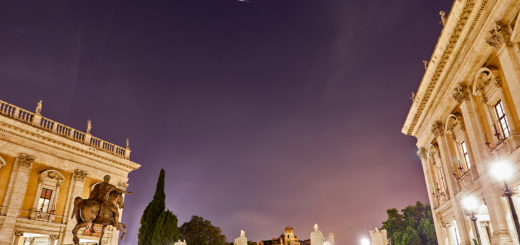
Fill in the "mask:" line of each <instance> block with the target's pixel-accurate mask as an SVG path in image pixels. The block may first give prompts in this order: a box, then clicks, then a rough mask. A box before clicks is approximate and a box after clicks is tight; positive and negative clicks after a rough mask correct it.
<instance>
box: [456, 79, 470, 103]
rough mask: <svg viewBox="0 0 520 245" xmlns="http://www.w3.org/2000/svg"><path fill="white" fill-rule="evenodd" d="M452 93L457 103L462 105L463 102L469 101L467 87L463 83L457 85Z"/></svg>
mask: <svg viewBox="0 0 520 245" xmlns="http://www.w3.org/2000/svg"><path fill="white" fill-rule="evenodd" d="M453 90H454V92H453V99H455V100H456V101H457V102H458V103H462V102H463V101H465V100H469V91H468V85H466V84H465V83H463V82H460V83H458V84H457V87H455V88H454V89H453Z"/></svg>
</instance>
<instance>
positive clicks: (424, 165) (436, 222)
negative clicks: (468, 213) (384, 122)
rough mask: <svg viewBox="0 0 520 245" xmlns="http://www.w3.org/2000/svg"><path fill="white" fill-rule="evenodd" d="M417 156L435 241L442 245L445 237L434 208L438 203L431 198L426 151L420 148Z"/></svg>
mask: <svg viewBox="0 0 520 245" xmlns="http://www.w3.org/2000/svg"><path fill="white" fill-rule="evenodd" d="M417 155H418V156H419V158H420V159H421V164H422V168H423V172H424V180H425V181H426V189H427V190H428V198H429V199H430V203H431V204H430V207H431V209H432V216H433V223H434V225H435V230H436V231H437V232H436V235H437V241H438V243H439V245H444V244H445V237H444V236H443V235H444V234H443V233H442V222H441V220H440V218H439V215H438V214H437V212H436V211H435V210H436V208H437V207H438V204H437V203H438V202H437V200H436V198H435V197H434V196H433V193H432V190H433V188H434V187H433V188H432V186H431V185H432V184H433V179H432V176H431V174H430V167H429V166H428V161H427V159H426V158H427V151H426V149H425V148H424V147H420V148H419V150H418V151H417Z"/></svg>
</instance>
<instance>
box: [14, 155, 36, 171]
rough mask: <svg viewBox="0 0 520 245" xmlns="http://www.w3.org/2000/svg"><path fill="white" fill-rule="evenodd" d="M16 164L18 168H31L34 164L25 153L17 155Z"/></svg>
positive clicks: (30, 157)
mask: <svg viewBox="0 0 520 245" xmlns="http://www.w3.org/2000/svg"><path fill="white" fill-rule="evenodd" d="M16 162H17V163H18V166H20V167H22V168H31V166H32V164H33V162H34V157H33V156H30V155H27V154H25V153H20V155H18V157H17V158H16Z"/></svg>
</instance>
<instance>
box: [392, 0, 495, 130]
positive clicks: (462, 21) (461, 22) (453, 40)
mask: <svg viewBox="0 0 520 245" xmlns="http://www.w3.org/2000/svg"><path fill="white" fill-rule="evenodd" d="M479 2H480V5H479V6H478V9H477V10H476V11H477V13H476V15H475V18H474V19H473V20H472V22H471V25H470V26H469V29H468V31H467V33H471V32H472V31H473V29H474V28H475V26H476V24H477V22H478V21H479V19H480V17H481V16H482V12H483V10H484V8H485V6H486V5H487V2H488V0H482V1H479ZM475 6H476V4H475V1H474V0H467V1H465V3H464V6H463V7H462V9H461V10H460V13H461V14H460V15H459V16H457V18H458V19H457V20H456V24H455V25H454V27H453V28H452V29H451V30H452V31H451V32H450V33H449V34H448V33H446V35H449V36H446V38H445V39H444V38H443V39H444V40H448V41H447V42H446V43H445V44H442V47H443V48H442V50H443V51H441V52H442V53H441V54H438V56H440V59H439V60H438V61H436V63H437V65H436V66H435V68H432V69H435V70H434V71H433V73H432V74H431V76H430V75H428V76H427V75H426V74H427V73H428V71H427V72H426V73H425V76H424V77H423V79H422V83H424V84H421V87H425V88H424V89H420V90H422V91H424V92H421V93H419V92H418V93H417V94H418V96H420V98H421V99H420V100H418V101H417V103H414V104H415V105H412V108H411V109H410V112H409V115H408V117H407V119H406V122H405V126H404V127H403V131H402V132H403V133H405V134H407V135H412V134H413V132H414V129H415V127H416V126H417V123H418V121H419V119H420V118H421V115H422V113H423V112H424V111H425V108H426V105H427V103H428V101H429V100H430V96H431V94H432V92H433V90H434V89H435V87H436V85H437V82H438V80H439V79H440V77H441V74H442V73H443V72H444V71H445V69H446V67H448V68H447V69H451V68H452V67H453V65H454V63H453V62H451V64H450V65H449V66H448V61H449V60H450V57H451V56H452V55H453V56H454V57H453V60H457V59H458V57H459V56H460V55H461V54H462V53H463V52H462V49H463V48H464V46H463V45H462V46H460V47H459V48H458V50H457V51H456V52H454V50H455V46H456V44H457V43H458V42H459V39H460V37H461V36H462V35H461V34H462V32H463V30H464V26H465V25H466V23H467V22H468V20H469V19H470V18H469V17H470V15H471V14H472V12H473V9H474V8H475ZM450 14H451V13H450ZM453 17H455V16H453ZM448 26H450V25H448ZM445 31H446V30H443V34H441V37H442V36H443V35H444V33H445ZM468 39H469V36H468V35H465V36H464V40H463V41H462V42H463V43H464V42H466V41H467V40H468ZM439 40H441V38H439ZM440 42H441V41H439V43H437V46H436V47H435V50H438V49H440V47H441V46H440V45H441V43H440ZM435 52H436V51H434V54H435ZM454 53H455V54H454Z"/></svg>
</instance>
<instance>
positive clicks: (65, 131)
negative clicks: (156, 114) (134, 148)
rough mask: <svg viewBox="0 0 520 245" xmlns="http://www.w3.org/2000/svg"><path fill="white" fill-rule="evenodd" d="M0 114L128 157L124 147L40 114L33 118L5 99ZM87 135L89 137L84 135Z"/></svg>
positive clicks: (31, 113)
mask: <svg viewBox="0 0 520 245" xmlns="http://www.w3.org/2000/svg"><path fill="white" fill-rule="evenodd" d="M0 114H2V115H4V116H7V117H10V118H14V119H17V120H20V121H23V122H27V123H29V124H31V125H34V126H37V127H39V128H42V129H44V130H47V131H50V132H52V133H55V134H57V135H60V136H63V137H66V138H69V139H72V140H74V141H77V142H81V143H83V144H87V145H90V146H93V147H96V148H98V149H101V150H103V151H105V152H109V153H112V154H114V155H117V156H120V157H124V158H130V150H129V149H127V148H124V147H120V146H118V145H115V144H113V143H110V142H107V141H104V140H102V139H99V138H96V137H93V136H91V135H90V134H87V133H84V132H81V131H79V130H76V129H74V128H71V127H69V126H66V125H63V124H61V123H58V122H56V121H53V120H51V119H48V118H45V117H42V116H41V115H40V114H37V115H36V116H37V119H36V120H35V113H33V112H29V111H27V110H25V109H22V108H20V107H17V106H15V105H11V104H9V103H7V102H5V101H1V100H0ZM86 135H88V136H89V137H86Z"/></svg>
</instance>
